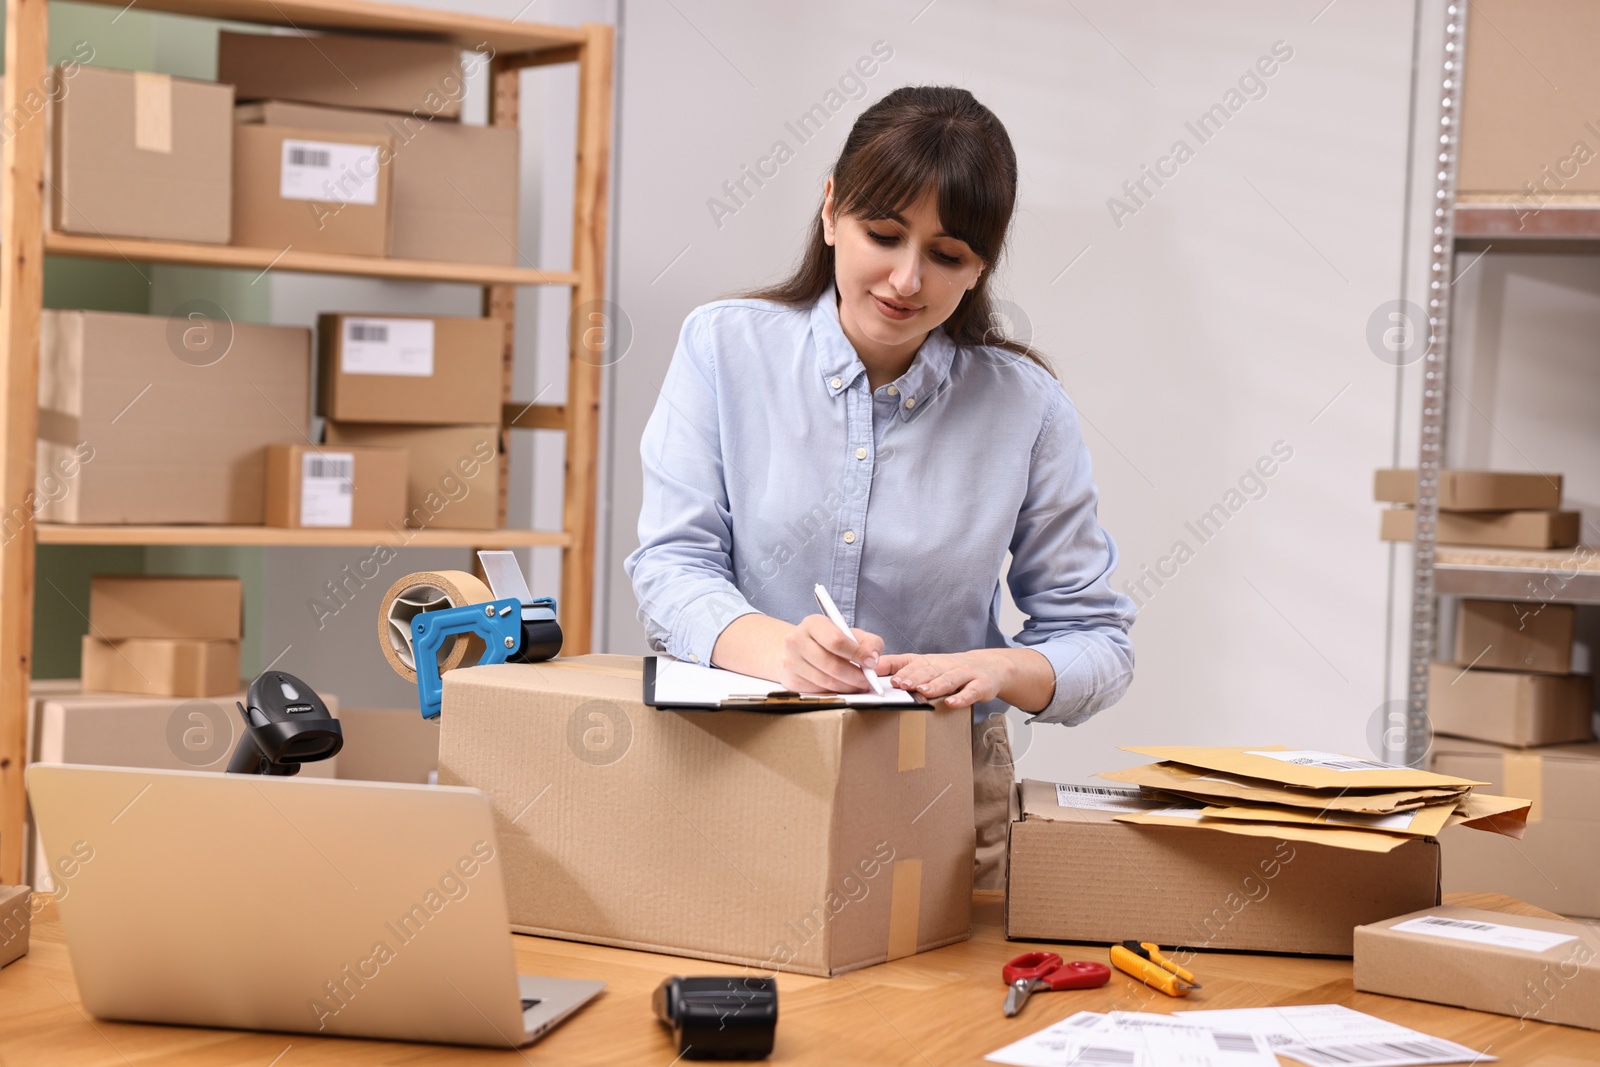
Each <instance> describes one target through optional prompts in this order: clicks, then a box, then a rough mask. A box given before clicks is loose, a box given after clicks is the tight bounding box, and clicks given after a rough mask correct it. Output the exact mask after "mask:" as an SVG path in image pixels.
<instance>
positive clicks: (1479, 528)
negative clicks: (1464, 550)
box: [1378, 508, 1582, 548]
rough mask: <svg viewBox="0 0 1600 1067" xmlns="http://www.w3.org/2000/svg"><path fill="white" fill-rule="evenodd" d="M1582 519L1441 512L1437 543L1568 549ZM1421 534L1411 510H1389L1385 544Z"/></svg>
mask: <svg viewBox="0 0 1600 1067" xmlns="http://www.w3.org/2000/svg"><path fill="white" fill-rule="evenodd" d="M1581 521H1582V515H1580V514H1579V513H1578V512H1576V511H1441V512H1439V526H1438V537H1437V541H1438V543H1439V544H1441V545H1475V546H1478V547H1481V548H1567V547H1569V546H1571V545H1575V544H1577V543H1578V527H1579V525H1580V523H1581ZM1416 532H1417V517H1416V513H1415V512H1414V511H1412V510H1411V509H1410V508H1387V509H1385V510H1384V512H1383V522H1382V525H1381V526H1380V528H1379V533H1378V536H1379V537H1381V538H1382V539H1383V540H1385V541H1410V540H1412V539H1414V538H1415V536H1416Z"/></svg>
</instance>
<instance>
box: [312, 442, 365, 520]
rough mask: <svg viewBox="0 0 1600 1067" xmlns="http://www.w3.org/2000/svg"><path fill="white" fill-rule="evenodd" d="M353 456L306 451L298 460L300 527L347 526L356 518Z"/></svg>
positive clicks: (354, 461) (349, 453) (350, 454)
mask: <svg viewBox="0 0 1600 1067" xmlns="http://www.w3.org/2000/svg"><path fill="white" fill-rule="evenodd" d="M355 477H356V457H355V454H354V453H352V452H307V453H305V454H304V455H303V456H301V457H300V525H301V526H350V525H351V523H352V522H353V520H354V517H355V507H354V504H355Z"/></svg>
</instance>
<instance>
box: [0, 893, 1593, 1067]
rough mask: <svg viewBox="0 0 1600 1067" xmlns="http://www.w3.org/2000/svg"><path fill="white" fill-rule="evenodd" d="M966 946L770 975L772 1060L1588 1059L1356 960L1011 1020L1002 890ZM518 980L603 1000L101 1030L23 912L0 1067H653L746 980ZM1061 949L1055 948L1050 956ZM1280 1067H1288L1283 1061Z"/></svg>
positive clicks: (1534, 1029)
mask: <svg viewBox="0 0 1600 1067" xmlns="http://www.w3.org/2000/svg"><path fill="white" fill-rule="evenodd" d="M1447 897H1448V899H1449V902H1450V903H1456V904H1466V905H1469V906H1472V907H1481V908H1491V909H1495V910H1500V911H1517V912H1522V913H1523V914H1530V915H1548V914H1549V913H1548V912H1543V911H1540V910H1539V909H1537V908H1534V907H1532V906H1530V905H1527V904H1523V903H1521V902H1519V901H1514V900H1511V899H1510V898H1508V897H1499V896H1492V895H1473V894H1447ZM974 899H975V911H974V915H973V931H972V934H973V936H972V940H970V941H966V942H963V943H961V944H958V945H951V946H949V947H947V948H942V949H939V950H937V951H934V952H927V953H923V954H922V955H920V956H911V957H908V958H906V959H901V960H896V961H895V962H893V963H888V964H884V965H882V966H879V967H872V968H869V969H867V970H863V971H856V972H854V973H852V974H848V975H845V976H843V977H840V978H834V979H823V978H807V977H800V976H791V975H783V976H781V977H780V978H779V979H778V987H779V1022H778V1042H777V1048H776V1050H775V1051H774V1053H773V1056H772V1059H771V1060H770V1061H769V1062H771V1063H777V1064H787V1063H792V1064H828V1065H835V1064H872V1065H880V1064H906V1065H913V1067H915V1065H923V1067H932V1065H937V1067H943V1065H945V1064H981V1063H982V1062H983V1056H984V1055H985V1054H986V1053H989V1052H993V1051H994V1050H995V1049H998V1048H1000V1047H1001V1046H1003V1045H1006V1044H1009V1043H1010V1042H1012V1041H1015V1040H1017V1039H1018V1038H1021V1037H1023V1036H1025V1035H1027V1034H1030V1033H1033V1032H1034V1031H1036V1030H1041V1029H1043V1028H1044V1027H1046V1026H1048V1025H1050V1024H1051V1023H1053V1022H1056V1021H1058V1020H1060V1019H1063V1018H1065V1017H1066V1016H1068V1015H1070V1014H1072V1013H1073V1012H1076V1011H1081V1010H1089V1011H1110V1010H1113V1009H1118V1010H1124V1011H1138V1010H1142V1011H1158V1012H1167V1011H1171V1010H1173V1009H1174V1008H1259V1007H1266V1006H1268V1005H1283V1004H1344V1005H1347V1006H1348V1007H1351V1008H1355V1009H1356V1010H1358V1011H1364V1012H1368V1013H1369V1014H1372V1015H1376V1016H1379V1017H1381V1018H1384V1019H1388V1020H1390V1021H1392V1022H1397V1023H1400V1024H1402V1025H1404V1026H1409V1027H1412V1028H1414V1029H1417V1030H1421V1031H1423V1032H1425V1033H1429V1034H1435V1035H1437V1036H1439V1037H1444V1038H1448V1039H1450V1040H1452V1041H1457V1042H1460V1043H1461V1044H1463V1045H1467V1046H1469V1047H1471V1048H1474V1049H1478V1050H1481V1051H1485V1052H1487V1053H1489V1054H1490V1055H1493V1056H1498V1057H1499V1058H1500V1063H1502V1064H1539V1065H1541V1067H1579V1065H1588V1064H1594V1063H1600V1033H1597V1032H1591V1031H1588V1030H1579V1029H1574V1028H1572V1027H1566V1026H1555V1025H1552V1024H1549V1023H1540V1022H1529V1023H1522V1022H1520V1021H1519V1020H1517V1019H1515V1018H1512V1017H1509V1016H1503V1015H1488V1014H1484V1013H1481V1012H1472V1011H1463V1010H1460V1009H1457V1008H1447V1007H1443V1006H1440V1005H1437V1004H1425V1003H1421V1002H1418V1001H1410V1000H1397V999H1395V998H1392V997H1381V996H1375V995H1372V994H1367V993H1357V992H1356V991H1355V989H1354V987H1353V986H1352V985H1351V981H1350V961H1348V960H1331V959H1299V958H1295V957H1288V956H1253V955H1243V954H1234V953H1223V952H1206V953H1200V954H1198V956H1197V962H1196V963H1194V964H1192V965H1191V969H1193V970H1194V971H1195V972H1196V975H1197V977H1198V978H1199V979H1200V981H1201V982H1202V983H1204V985H1205V989H1204V990H1203V991H1202V992H1200V993H1198V994H1195V995H1194V996H1192V997H1190V998H1188V999H1187V1000H1171V999H1169V998H1167V997H1164V996H1161V995H1159V994H1154V993H1151V992H1150V991H1149V990H1147V989H1145V988H1144V987H1143V986H1141V985H1139V984H1137V983H1135V982H1133V981H1132V980H1131V979H1129V978H1128V977H1127V976H1126V975H1123V974H1122V973H1120V972H1118V971H1113V972H1112V979H1111V984H1110V985H1108V986H1105V987H1103V988H1101V989H1092V990H1079V991H1073V992H1060V993H1039V994H1036V995H1034V997H1033V998H1032V999H1031V1000H1029V1002H1028V1005H1027V1007H1026V1008H1025V1009H1024V1011H1023V1012H1022V1014H1021V1015H1019V1016H1018V1017H1017V1018H1015V1019H1007V1018H1005V1017H1004V1016H1003V1015H1002V1014H1001V1012H1000V1002H1001V1000H1002V998H1003V996H1004V994H1005V986H1004V984H1003V983H1002V982H1001V979H1000V967H1001V965H1002V964H1003V963H1005V961H1006V960H1008V959H1010V958H1011V957H1013V956H1015V955H1017V954H1019V953H1021V952H1024V951H1028V950H1030V949H1032V948H1035V947H1048V946H1037V945H1035V944H1032V943H1027V942H1015V941H1006V940H1005V938H1004V937H1003V936H1002V933H1001V926H1000V899H999V894H998V893H979V894H977V895H976V896H975V898H974ZM514 940H515V942H516V952H517V962H518V964H519V969H520V970H521V971H522V972H523V973H525V974H546V975H560V976H565V977H573V978H601V979H604V980H605V981H607V982H609V983H610V985H609V987H608V988H607V990H606V992H605V993H603V994H601V996H600V997H599V998H598V999H597V1000H596V1001H594V1002H593V1003H591V1004H589V1005H588V1006H587V1007H585V1008H584V1009H582V1010H581V1011H580V1012H579V1013H578V1014H576V1015H574V1016H573V1017H572V1018H571V1019H569V1020H567V1022H565V1023H563V1024H562V1025H561V1026H560V1027H558V1028H557V1029H556V1030H555V1031H554V1032H553V1033H552V1034H550V1035H549V1036H548V1037H546V1038H545V1039H544V1040H542V1041H540V1042H539V1043H538V1044H535V1045H532V1046H529V1047H528V1048H525V1049H521V1050H519V1051H493V1050H478V1049H463V1048H455V1047H450V1046H437V1045H414V1044H402V1043H390V1042H382V1041H360V1040H348V1039H338V1038H316V1037H307V1036H304V1035H300V1034H265V1033H249V1032H243V1031H230V1030H202V1029H193V1028H186V1027H168V1026H146V1025H139V1024H131V1023H113V1022H104V1021H101V1020H99V1019H91V1018H90V1017H89V1016H88V1015H86V1014H85V1012H84V1010H83V1006H82V1004H81V1003H80V1001H79V999H78V989H77V985H76V983H75V982H74V981H73V977H72V966H71V963H70V962H69V960H68V958H67V947H66V944H65V943H64V941H63V938H62V935H61V924H60V922H59V919H58V917H57V915H56V912H55V905H54V904H53V903H51V904H46V905H45V906H44V907H43V908H41V910H40V911H39V913H38V914H37V915H35V916H34V927H33V934H32V946H31V950H30V952H29V954H28V955H27V956H25V957H23V958H22V959H20V960H18V961H17V962H16V963H13V964H11V965H10V966H9V967H6V968H5V969H4V970H0V1065H5V1067H12V1065H16V1067H48V1065H53V1064H74V1065H80V1064H81V1065H101V1064H103V1065H106V1067H118V1065H130V1064H141V1065H142V1064H156V1063H160V1064H164V1065H177V1067H184V1065H191V1064H192V1065H196V1067H199V1065H205V1067H213V1065H217V1064H256V1065H259V1067H303V1065H311V1064H404V1065H406V1067H411V1065H425V1064H459V1063H468V1064H478V1063H483V1064H491V1063H493V1064H500V1063H505V1064H512V1063H530V1064H540V1063H550V1064H563V1065H566V1064H607V1065H612V1064H627V1065H634V1064H653V1065H657V1067H669V1065H670V1064H672V1063H673V1062H674V1059H675V1057H676V1049H675V1048H674V1046H673V1044H672V1041H671V1038H670V1035H669V1034H668V1032H667V1031H666V1029H665V1028H664V1027H662V1026H660V1025H659V1024H658V1023H657V1022H656V1021H655V1018H654V1016H653V1015H652V1014H651V1011H650V994H651V991H652V990H654V989H655V987H656V986H657V985H658V984H659V983H660V982H661V980H662V979H663V978H665V977H666V976H668V975H672V974H742V973H744V972H743V971H742V970H741V969H740V968H736V967H727V966H722V965H718V964H714V963H705V962H702V961H698V960H686V959H681V958H678V957H674V956H658V955H652V954H650V953H644V952H630V951H626V950H623V949H612V948H601V947H597V946H594V945H580V944H576V943H573V942H567V941H556V940H551V939H548V938H539V937H523V936H520V935H518V936H515V937H514ZM1055 947H1057V948H1060V947H1061V946H1055ZM1062 954H1063V955H1065V956H1066V957H1067V958H1068V959H1077V958H1082V959H1098V960H1102V961H1103V960H1105V959H1106V956H1107V951H1106V949H1105V948H1104V947H1100V946H1066V947H1065V948H1064V949H1063V953H1062ZM1281 1062H1283V1063H1290V1062H1291V1061H1289V1060H1283V1061H1281Z"/></svg>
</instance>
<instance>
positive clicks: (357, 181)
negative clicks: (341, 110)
mask: <svg viewBox="0 0 1600 1067" xmlns="http://www.w3.org/2000/svg"><path fill="white" fill-rule="evenodd" d="M380 163H381V157H380V156H379V154H378V146H377V145H371V144H345V143H343V142H340V141H305V140H297V139H295V138H291V137H285V138H284V140H283V156H282V162H281V166H280V168H279V172H278V196H280V197H281V198H283V199H284V200H323V201H327V202H330V203H337V204H365V205H368V206H370V205H373V204H376V203H377V202H378V169H379V165H380Z"/></svg>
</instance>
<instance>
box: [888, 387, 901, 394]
mask: <svg viewBox="0 0 1600 1067" xmlns="http://www.w3.org/2000/svg"><path fill="white" fill-rule="evenodd" d="M888 393H889V395H890V396H899V395H900V390H899V389H897V388H895V387H894V386H892V385H891V386H889V388H888Z"/></svg>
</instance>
